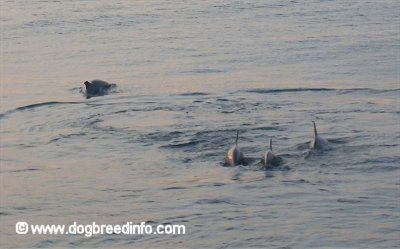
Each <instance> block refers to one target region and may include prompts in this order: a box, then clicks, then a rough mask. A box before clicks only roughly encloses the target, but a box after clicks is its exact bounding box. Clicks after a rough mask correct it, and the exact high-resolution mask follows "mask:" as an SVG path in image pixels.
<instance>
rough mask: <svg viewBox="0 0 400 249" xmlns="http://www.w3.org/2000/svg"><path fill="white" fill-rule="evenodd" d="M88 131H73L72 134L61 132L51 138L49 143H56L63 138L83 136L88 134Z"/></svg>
mask: <svg viewBox="0 0 400 249" xmlns="http://www.w3.org/2000/svg"><path fill="white" fill-rule="evenodd" d="M86 135H87V133H86V132H79V133H71V134H67V135H64V134H60V135H58V136H57V137H55V138H52V139H50V141H49V142H48V143H49V144H51V143H55V142H59V141H60V140H63V139H69V138H73V137H81V136H86Z"/></svg>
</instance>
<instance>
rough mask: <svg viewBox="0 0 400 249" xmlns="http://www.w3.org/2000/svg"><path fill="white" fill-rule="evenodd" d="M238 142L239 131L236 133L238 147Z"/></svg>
mask: <svg viewBox="0 0 400 249" xmlns="http://www.w3.org/2000/svg"><path fill="white" fill-rule="evenodd" d="M238 140H239V131H237V132H236V142H235V144H236V145H237V144H238Z"/></svg>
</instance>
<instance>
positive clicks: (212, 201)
mask: <svg viewBox="0 0 400 249" xmlns="http://www.w3.org/2000/svg"><path fill="white" fill-rule="evenodd" d="M204 204H229V205H238V203H235V202H233V201H232V200H230V199H228V198H223V199H218V198H215V199H200V200H197V201H196V202H195V205H204Z"/></svg>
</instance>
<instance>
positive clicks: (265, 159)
mask: <svg viewBox="0 0 400 249" xmlns="http://www.w3.org/2000/svg"><path fill="white" fill-rule="evenodd" d="M280 162H281V158H280V157H277V156H276V155H275V154H274V153H273V152H272V138H270V139H269V150H267V151H265V153H264V154H263V155H262V158H261V163H262V165H263V168H267V167H271V166H277V165H279V164H280Z"/></svg>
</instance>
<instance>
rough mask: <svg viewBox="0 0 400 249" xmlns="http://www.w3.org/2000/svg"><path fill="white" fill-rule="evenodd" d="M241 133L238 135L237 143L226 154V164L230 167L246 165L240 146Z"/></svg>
mask: <svg viewBox="0 0 400 249" xmlns="http://www.w3.org/2000/svg"><path fill="white" fill-rule="evenodd" d="M238 139H239V131H237V133H236V142H235V144H234V145H232V147H231V148H230V149H229V150H228V152H227V153H226V158H225V163H226V165H228V166H236V165H239V164H244V155H243V153H242V151H240V148H239V146H238Z"/></svg>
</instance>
